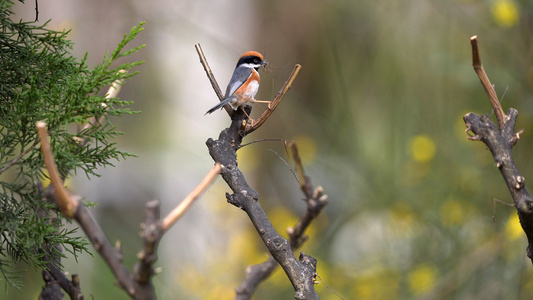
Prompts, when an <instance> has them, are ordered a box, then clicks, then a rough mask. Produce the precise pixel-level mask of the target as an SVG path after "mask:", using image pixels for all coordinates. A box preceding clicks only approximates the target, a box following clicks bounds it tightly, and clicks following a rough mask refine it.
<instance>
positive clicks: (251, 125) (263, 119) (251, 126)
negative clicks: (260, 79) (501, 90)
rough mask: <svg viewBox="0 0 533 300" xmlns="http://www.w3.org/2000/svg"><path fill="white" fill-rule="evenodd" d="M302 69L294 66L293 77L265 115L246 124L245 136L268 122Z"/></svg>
mask: <svg viewBox="0 0 533 300" xmlns="http://www.w3.org/2000/svg"><path fill="white" fill-rule="evenodd" d="M301 68H302V66H301V65H299V64H296V65H295V66H294V70H292V73H291V75H290V76H289V78H288V79H287V81H285V84H284V85H283V87H281V90H280V91H279V92H278V94H277V95H276V98H274V100H272V102H270V104H268V106H267V108H266V109H265V110H264V111H263V113H262V114H261V115H260V116H259V118H257V119H256V120H254V121H253V122H251V123H247V124H246V127H245V128H244V135H247V134H250V133H251V132H253V131H254V130H256V129H257V128H259V127H261V125H263V123H265V122H266V120H267V119H268V118H269V117H270V115H271V114H272V113H273V112H274V110H275V109H276V107H278V105H279V104H280V103H281V100H283V97H284V96H285V94H286V93H287V92H288V91H289V90H290V88H291V86H292V83H293V82H294V80H295V79H296V76H298V73H299V72H300V69H301Z"/></svg>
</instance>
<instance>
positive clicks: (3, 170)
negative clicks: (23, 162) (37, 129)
mask: <svg viewBox="0 0 533 300" xmlns="http://www.w3.org/2000/svg"><path fill="white" fill-rule="evenodd" d="M37 144H39V139H36V140H35V142H33V144H31V146H29V147H28V149H26V150H24V151H23V152H22V153H21V154H20V155H19V156H17V157H15V158H14V159H13V160H12V161H10V162H9V163H8V164H7V165H5V166H4V167H3V168H2V169H0V174H2V173H4V172H5V171H7V169H9V168H11V167H12V166H13V165H14V164H16V163H17V162H18V161H19V160H20V159H21V158H22V157H23V156H24V155H26V154H28V152H30V151H31V150H34V149H35V146H37Z"/></svg>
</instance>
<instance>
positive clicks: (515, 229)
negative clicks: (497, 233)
mask: <svg viewBox="0 0 533 300" xmlns="http://www.w3.org/2000/svg"><path fill="white" fill-rule="evenodd" d="M505 232H506V236H507V238H509V239H511V240H516V239H518V238H520V237H522V235H523V234H524V231H523V230H522V226H521V225H520V220H519V219H518V215H517V214H516V211H513V212H512V213H511V215H510V216H509V219H507V223H506V224H505Z"/></svg>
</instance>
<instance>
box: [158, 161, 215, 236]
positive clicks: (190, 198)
mask: <svg viewBox="0 0 533 300" xmlns="http://www.w3.org/2000/svg"><path fill="white" fill-rule="evenodd" d="M221 169H222V166H221V165H220V164H219V163H216V164H215V166H214V167H213V169H211V171H209V173H207V175H206V176H205V177H204V179H203V180H202V182H200V184H199V185H198V186H197V187H196V188H195V189H194V190H193V191H192V192H190V193H189V195H187V197H185V199H183V200H182V201H181V202H180V204H179V205H178V206H176V208H174V209H173V210H172V211H171V212H170V213H169V214H168V216H166V217H165V219H163V221H162V222H161V230H162V231H167V230H168V229H169V228H170V227H171V226H172V225H173V224H174V223H176V221H177V220H179V218H181V216H183V214H184V213H185V212H187V209H189V207H190V206H191V204H192V203H193V202H194V200H196V199H197V198H198V197H199V196H200V195H201V194H202V193H203V192H204V191H205V190H206V189H207V188H208V187H209V185H211V183H212V182H213V180H215V178H216V177H217V176H218V174H220V171H221Z"/></svg>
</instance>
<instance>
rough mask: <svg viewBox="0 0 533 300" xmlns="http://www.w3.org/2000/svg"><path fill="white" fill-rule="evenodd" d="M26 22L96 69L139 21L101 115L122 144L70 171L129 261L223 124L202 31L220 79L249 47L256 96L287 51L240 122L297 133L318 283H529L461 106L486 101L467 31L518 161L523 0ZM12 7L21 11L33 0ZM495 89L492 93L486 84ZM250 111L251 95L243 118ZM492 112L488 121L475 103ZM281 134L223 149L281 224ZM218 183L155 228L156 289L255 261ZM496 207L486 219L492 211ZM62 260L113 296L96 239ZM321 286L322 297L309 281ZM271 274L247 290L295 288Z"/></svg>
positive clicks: (196, 6)
mask: <svg viewBox="0 0 533 300" xmlns="http://www.w3.org/2000/svg"><path fill="white" fill-rule="evenodd" d="M39 11H40V14H39V19H40V21H39V23H40V24H42V23H43V22H45V21H46V20H48V19H51V20H52V21H51V23H50V27H51V28H53V29H55V30H63V29H67V30H68V29H71V30H72V31H71V33H70V35H69V37H70V38H71V39H72V41H73V42H74V47H73V50H72V53H73V54H74V55H75V56H77V57H80V58H81V57H83V55H84V54H85V53H86V52H88V53H89V56H88V63H89V65H90V66H95V65H96V64H97V63H99V62H100V61H101V60H102V59H103V56H104V54H105V53H106V51H113V50H114V49H115V47H116V45H117V44H118V43H119V41H120V40H121V38H122V36H123V35H124V34H125V33H127V32H129V31H130V29H131V28H132V27H133V26H136V25H138V24H139V22H141V21H146V22H147V23H146V25H144V27H145V30H144V31H143V32H142V33H141V34H140V35H139V37H138V39H137V40H135V41H134V43H133V44H134V45H139V44H146V45H147V46H146V47H145V48H144V49H142V50H141V51H140V52H139V53H137V54H135V55H134V56H132V57H131V58H129V59H131V60H144V61H145V64H143V65H141V66H140V67H137V70H139V71H141V73H140V74H139V75H137V76H135V77H134V78H133V79H132V80H130V81H129V82H126V84H125V85H124V87H123V89H122V91H121V93H120V97H121V98H122V99H124V100H132V101H134V102H135V103H134V104H133V105H132V108H133V109H136V110H141V111H142V114H139V115H133V116H125V117H122V118H114V119H112V121H113V124H114V125H116V126H117V127H118V128H119V129H120V130H121V131H123V132H125V133H126V135H124V136H120V137H119V138H118V139H117V140H116V142H117V143H118V145H119V148H121V149H122V150H126V151H131V152H134V153H136V154H137V155H138V157H137V158H130V159H128V160H126V161H120V162H116V164H115V165H116V167H115V168H105V169H101V170H100V174H101V175H102V176H101V177H97V178H96V177H95V178H89V179H87V178H86V176H85V175H84V174H77V175H76V174H75V175H73V176H72V183H71V187H72V189H73V190H74V191H75V192H76V193H78V194H80V195H82V196H83V197H85V199H86V200H88V201H92V202H96V203H98V205H97V206H96V207H95V208H92V210H93V212H94V214H95V217H96V218H97V220H98V221H99V222H100V224H101V226H102V227H103V228H104V230H105V232H106V234H107V236H108V238H109V239H110V240H111V242H114V241H117V240H119V241H120V242H121V244H122V248H123V252H124V258H125V259H124V260H125V263H126V265H127V266H129V267H130V268H131V267H132V266H133V265H134V263H135V262H136V259H137V258H136V255H137V253H138V252H139V251H140V249H141V247H142V241H141V239H140V238H139V231H140V227H139V225H140V223H141V222H142V219H143V207H144V203H146V202H147V201H149V200H151V199H160V200H161V201H162V215H166V213H168V212H169V211H170V210H171V209H172V208H173V207H174V206H175V205H176V204H177V203H179V201H181V199H183V197H184V196H185V195H187V194H188V193H189V192H190V191H191V190H192V189H193V188H194V187H195V186H196V185H197V184H198V183H199V182H200V180H201V179H202V178H203V176H204V175H205V174H206V173H207V171H208V170H209V169H210V168H211V167H212V165H213V161H212V159H211V158H210V156H209V154H208V152H207V148H206V146H205V141H206V140H207V139H208V138H210V137H211V138H217V137H218V134H219V133H220V131H221V130H222V129H223V128H225V127H226V126H228V125H229V119H228V116H227V114H226V113H225V112H223V111H218V112H215V113H213V114H212V115H207V116H204V113H205V112H206V111H207V110H208V109H209V108H210V107H211V106H213V105H214V104H216V103H217V101H218V99H217V98H216V96H215V94H214V92H213V90H212V88H211V85H210V84H209V81H208V79H207V77H206V76H205V73H204V71H203V68H202V66H201V65H200V63H199V59H198V56H197V54H196V52H195V49H194V44H195V43H200V44H201V45H202V48H203V50H204V52H205V54H206V56H207V59H208V62H209V63H210V66H211V68H212V69H213V72H214V74H215V76H216V78H217V80H218V82H219V84H220V85H221V87H222V89H223V90H225V87H226V84H227V82H228V81H229V79H230V77H231V74H232V72H233V69H234V67H235V64H236V62H237V59H238V57H239V56H240V55H241V54H242V53H244V52H245V51H248V50H257V51H260V52H261V53H262V54H263V55H264V56H265V58H266V59H267V60H268V61H269V62H270V65H269V68H268V70H263V71H261V72H260V74H261V76H262V84H261V88H260V91H259V94H258V96H257V98H258V99H272V98H273V97H274V96H275V94H276V93H277V92H278V90H279V89H280V87H281V86H282V85H283V83H284V82H285V80H286V79H287V77H288V76H289V74H290V72H291V71H292V69H293V67H294V65H295V64H296V63H298V64H301V65H302V70H301V72H300V75H299V76H298V77H297V79H296V81H295V83H294V85H293V87H292V89H291V90H290V91H289V93H288V94H287V95H286V97H285V99H284V100H283V102H282V104H281V106H280V107H278V109H277V110H276V112H275V113H274V114H273V115H272V117H271V118H270V119H269V120H268V122H267V123H266V124H265V125H263V127H261V129H260V130H258V131H256V132H254V133H253V134H251V135H250V136H248V137H246V139H245V142H251V141H253V140H258V139H264V138H277V139H285V140H288V141H292V140H295V141H296V142H297V143H298V145H299V148H300V153H301V155H302V157H303V162H304V167H305V168H306V171H307V174H308V175H309V176H310V177H311V179H312V181H313V183H314V184H315V186H318V185H321V186H322V187H323V188H324V190H325V193H326V194H328V195H329V201H330V203H329V205H328V206H327V207H326V208H325V210H324V211H323V213H322V215H321V216H320V217H319V218H318V219H316V220H315V222H314V223H313V226H312V228H311V229H310V230H309V232H308V233H309V235H310V240H309V241H308V242H307V243H306V244H304V246H303V247H302V248H301V249H300V250H301V251H304V252H305V253H308V254H311V255H312V256H314V257H316V258H317V259H318V273H319V275H320V277H321V278H322V279H323V280H324V282H325V283H326V284H327V285H328V286H330V287H331V288H332V289H333V290H335V291H336V292H337V293H339V294H340V295H342V296H343V297H344V298H345V299H531V298H532V297H533V268H532V266H531V262H530V260H529V259H528V258H527V257H526V253H525V248H526V237H525V235H524V234H523V232H522V230H521V228H520V225H519V222H518V219H517V217H516V212H515V209H514V208H513V207H509V206H505V205H502V204H499V203H496V204H494V199H499V200H501V201H506V202H512V199H511V197H510V195H509V192H508V191H507V188H506V186H505V183H504V181H503V179H502V178H501V176H500V174H499V172H498V170H497V168H495V167H494V162H493V159H492V157H491V155H490V152H489V151H488V150H487V149H486V147H485V146H484V145H483V144H482V143H481V142H470V141H468V140H467V138H466V134H465V133H464V129H465V126H464V122H463V121H462V116H463V115H464V114H465V113H467V112H475V113H478V114H482V113H489V114H490V113H491V107H490V103H489V101H488V98H487V96H486V94H485V92H484V90H483V88H482V86H481V84H480V82H479V79H478V77H477V76H476V74H475V72H474V71H473V69H472V66H471V48H470V37H471V36H472V35H478V37H479V43H480V51H481V59H482V62H483V64H484V66H485V69H486V71H487V73H488V75H489V77H490V79H491V81H492V83H493V84H495V88H496V91H497V92H498V95H499V97H500V98H503V99H502V106H503V107H504V110H505V111H506V110H507V109H508V108H509V107H514V108H516V109H518V111H519V117H518V124H517V129H520V128H525V132H524V134H523V135H522V136H521V137H522V139H521V140H520V142H519V144H518V145H517V146H516V147H515V148H514V158H515V162H516V163H517V164H518V168H519V170H520V171H521V173H522V175H523V176H524V177H526V178H531V177H533V159H532V156H531V154H530V150H529V149H531V147H532V146H533V135H532V132H533V124H532V114H533V101H532V99H531V98H532V97H531V92H532V88H533V81H532V80H533V69H532V68H531V66H532V60H533V48H532V47H531V43H532V41H533V39H532V30H533V4H532V3H531V1H527V0H447V1H430V0H417V1H405V0H403V1H402V0H399V1H398V0H396V1H391V0H360V1H314V0H312V1H243V0H241V1H216V2H215V1H201V0H194V1H164V0H161V1H141V0H128V1H125V0H122V1H103V0H93V1H66V0H57V1H52V2H50V1H40V2H39ZM15 12H16V14H15V16H14V18H18V19H21V20H23V21H31V20H33V19H34V18H35V15H34V14H35V10H34V2H32V1H27V3H26V4H21V3H17V4H16V5H15ZM503 95H505V96H503ZM263 109H264V106H263V105H262V104H255V105H254V110H253V112H252V116H257V115H259V113H260V112H262V110H263ZM493 119H494V118H493ZM272 151H275V152H276V153H278V154H279V155H280V156H281V157H283V158H284V159H285V160H287V161H289V162H290V163H292V162H291V161H290V160H289V158H287V155H286V153H285V149H284V145H283V143H282V142H261V143H255V144H252V145H250V146H247V147H245V148H243V149H240V150H239V151H238V155H239V166H240V167H241V168H242V170H243V172H244V173H245V175H246V176H247V179H248V180H249V182H250V184H251V186H252V187H254V188H255V189H256V190H257V191H258V192H259V193H260V195H261V198H260V202H261V204H262V205H263V207H264V208H265V209H266V210H267V213H268V215H269V217H270V219H271V221H272V222H273V223H274V226H275V227H276V228H277V229H278V231H279V232H280V233H283V234H284V235H285V236H286V233H285V232H286V228H287V227H289V226H292V225H294V223H295V222H296V220H297V218H298V217H299V216H300V215H301V214H302V213H303V211H304V209H305V205H304V202H303V201H301V199H302V198H303V194H302V193H301V191H300V190H299V186H298V183H297V182H296V180H295V179H294V177H293V175H292V173H291V171H290V170H289V168H288V167H287V166H286V165H285V163H283V162H282V161H281V160H280V159H279V157H278V156H277V155H276V154H275V153H273V152H272ZM228 191H229V188H228V187H227V186H226V184H225V183H224V182H223V180H222V179H220V178H219V179H217V181H216V182H215V184H213V186H212V187H211V188H210V189H209V190H208V191H207V192H206V193H205V194H204V195H203V196H202V198H201V199H200V200H199V201H198V202H197V203H195V204H194V205H193V207H192V209H191V210H190V211H189V212H188V213H187V214H186V215H185V216H184V217H183V218H182V219H181V220H180V221H179V222H178V223H177V224H176V225H175V226H174V227H173V228H172V229H171V230H170V231H169V232H168V233H167V234H166V235H165V236H164V237H163V239H162V241H161V244H160V248H159V260H158V261H157V263H156V266H157V267H159V270H160V273H159V274H158V275H157V276H155V277H154V284H155V286H156V288H157V294H158V297H159V299H232V298H233V297H234V291H233V289H234V288H235V287H237V286H238V285H239V283H240V282H241V280H242V279H243V276H244V270H245V268H246V266H247V265H249V264H255V263H259V262H262V261H263V260H265V259H266V258H267V254H266V252H265V251H266V250H265V247H264V246H263V245H262V242H261V240H260V239H259V237H258V236H257V234H256V233H255V230H254V229H253V227H252V225H251V223H250V222H249V220H248V218H247V216H246V215H245V214H244V213H243V212H242V211H240V210H239V209H236V208H235V207H233V206H231V205H229V204H227V203H226V200H225V196H224V194H225V192H228ZM493 217H494V221H493ZM63 263H64V265H65V270H66V271H68V272H70V273H77V274H79V275H80V279H81V287H82V292H83V293H84V295H85V297H86V299H128V297H127V296H126V294H125V293H124V292H123V291H122V290H120V289H119V288H117V287H116V286H115V284H114V281H115V280H114V278H113V276H112V274H111V272H110V271H109V269H108V268H107V266H106V265H105V264H104V263H103V261H102V259H101V258H100V257H99V256H98V254H97V253H96V252H95V256H94V257H91V256H89V255H83V256H81V257H79V258H78V261H77V262H76V260H74V259H73V258H70V259H67V260H64V261H63ZM20 270H21V271H23V273H21V275H22V276H23V279H24V281H25V284H26V286H25V287H24V289H23V291H17V290H15V289H13V288H8V289H7V290H6V289H1V291H0V298H1V299H36V298H37V296H38V294H39V292H40V289H41V286H42V284H43V281H42V279H41V274H40V270H33V269H28V268H27V267H26V266H23V265H21V266H20ZM316 290H317V291H318V293H319V295H320V297H321V299H339V298H338V297H337V296H335V295H334V294H333V293H332V292H331V291H329V290H328V289H327V288H326V287H325V286H324V284H318V285H316ZM293 296H294V292H293V289H292V286H291V284H290V282H289V281H288V280H287V279H286V276H285V274H284V273H283V272H282V270H280V269H278V270H277V271H276V272H275V273H274V274H273V276H272V277H271V278H270V279H269V280H267V281H266V282H264V283H263V284H261V285H260V287H259V289H258V290H257V292H256V293H255V297H254V299H293Z"/></svg>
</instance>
